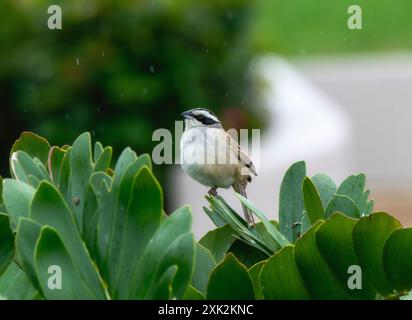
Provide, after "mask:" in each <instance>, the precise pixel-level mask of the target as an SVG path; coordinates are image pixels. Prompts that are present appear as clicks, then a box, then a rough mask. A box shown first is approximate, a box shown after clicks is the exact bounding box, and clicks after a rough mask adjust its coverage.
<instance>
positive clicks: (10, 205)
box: [3, 179, 35, 231]
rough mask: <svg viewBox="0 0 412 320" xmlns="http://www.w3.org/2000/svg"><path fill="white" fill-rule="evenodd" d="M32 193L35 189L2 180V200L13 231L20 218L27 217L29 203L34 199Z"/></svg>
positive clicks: (18, 182) (9, 180) (10, 180)
mask: <svg viewBox="0 0 412 320" xmlns="http://www.w3.org/2000/svg"><path fill="white" fill-rule="evenodd" d="M34 192H35V189H34V188H33V187H32V186H29V185H28V184H26V183H24V182H20V181H16V180H12V179H4V181H3V199H4V204H5V206H6V209H7V213H8V214H9V217H10V225H11V227H12V229H13V231H14V230H15V229H16V228H17V226H18V224H19V218H20V217H28V216H29V210H30V203H31V201H32V199H33V197H34Z"/></svg>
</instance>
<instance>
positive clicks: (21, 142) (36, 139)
mask: <svg viewBox="0 0 412 320" xmlns="http://www.w3.org/2000/svg"><path fill="white" fill-rule="evenodd" d="M16 151H24V152H26V153H27V154H28V155H29V156H30V157H32V158H37V159H39V160H40V161H41V162H42V163H43V164H44V165H46V164H47V159H48V155H49V151H50V144H49V143H48V142H47V140H46V139H44V138H42V137H40V136H38V135H37V134H34V133H32V132H23V133H22V134H21V136H20V138H19V139H17V140H16V142H15V143H14V144H13V147H12V148H11V152H10V160H11V155H12V154H13V153H14V152H16ZM10 164H11V163H10ZM10 167H11V165H10Z"/></svg>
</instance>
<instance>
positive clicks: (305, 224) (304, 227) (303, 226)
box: [300, 211, 312, 236]
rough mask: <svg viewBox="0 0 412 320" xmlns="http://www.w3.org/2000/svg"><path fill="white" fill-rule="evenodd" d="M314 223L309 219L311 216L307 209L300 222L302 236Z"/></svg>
mask: <svg viewBox="0 0 412 320" xmlns="http://www.w3.org/2000/svg"><path fill="white" fill-rule="evenodd" d="M311 226H312V224H311V223H310V221H309V217H308V214H307V212H306V211H304V212H303V216H302V222H301V224H300V236H301V235H302V234H304V233H305V232H306V231H308V230H309V229H310V227H311Z"/></svg>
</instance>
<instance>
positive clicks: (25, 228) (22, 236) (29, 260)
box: [16, 218, 41, 289]
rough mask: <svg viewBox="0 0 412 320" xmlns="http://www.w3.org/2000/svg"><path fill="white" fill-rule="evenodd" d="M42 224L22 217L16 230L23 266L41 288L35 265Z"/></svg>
mask: <svg viewBox="0 0 412 320" xmlns="http://www.w3.org/2000/svg"><path fill="white" fill-rule="evenodd" d="M40 230H41V225H40V224H38V223H37V222H35V221H33V220H31V219H28V218H20V222H19V225H18V228H17V232H16V250H17V252H16V253H17V257H18V259H19V261H20V262H21V267H22V269H23V270H24V272H25V273H26V275H27V276H28V277H29V279H30V280H31V282H32V283H33V285H34V286H35V287H36V288H38V289H40V285H39V282H38V279H37V276H36V270H35V265H34V250H35V247H36V243H37V240H38V238H39V235H40Z"/></svg>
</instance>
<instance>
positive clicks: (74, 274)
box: [34, 226, 103, 300]
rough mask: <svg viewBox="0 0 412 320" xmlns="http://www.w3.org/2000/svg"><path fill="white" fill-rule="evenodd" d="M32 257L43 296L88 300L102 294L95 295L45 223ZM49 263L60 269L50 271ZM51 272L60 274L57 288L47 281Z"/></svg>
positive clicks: (63, 246)
mask: <svg viewBox="0 0 412 320" xmlns="http://www.w3.org/2000/svg"><path fill="white" fill-rule="evenodd" d="M34 261H35V269H36V274H37V278H38V279H39V284H40V287H41V288H42V292H43V295H44V297H45V298H46V299H48V300H90V299H98V298H103V297H102V296H100V295H95V294H94V292H93V291H91V290H90V288H88V286H87V285H86V283H85V282H84V279H83V278H82V276H81V274H80V272H79V267H78V266H77V265H76V263H75V262H74V261H73V259H72V257H71V255H70V254H69V252H68V251H67V249H66V247H65V245H64V244H63V240H62V238H61V237H60V236H59V234H58V233H57V231H56V230H55V229H53V228H51V227H48V226H45V227H43V228H42V230H41V232H40V236H39V240H38V243H37V245H36V250H35V252H34ZM53 267H54V268H55V267H57V268H59V270H60V272H59V271H54V272H56V274H53V273H54V272H53V271H52V270H53V269H51V268H53ZM57 272H58V273H57ZM53 276H57V277H61V288H57V289H56V288H55V287H53V286H51V285H50V284H51V283H52V282H53V278H52V277H53Z"/></svg>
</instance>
